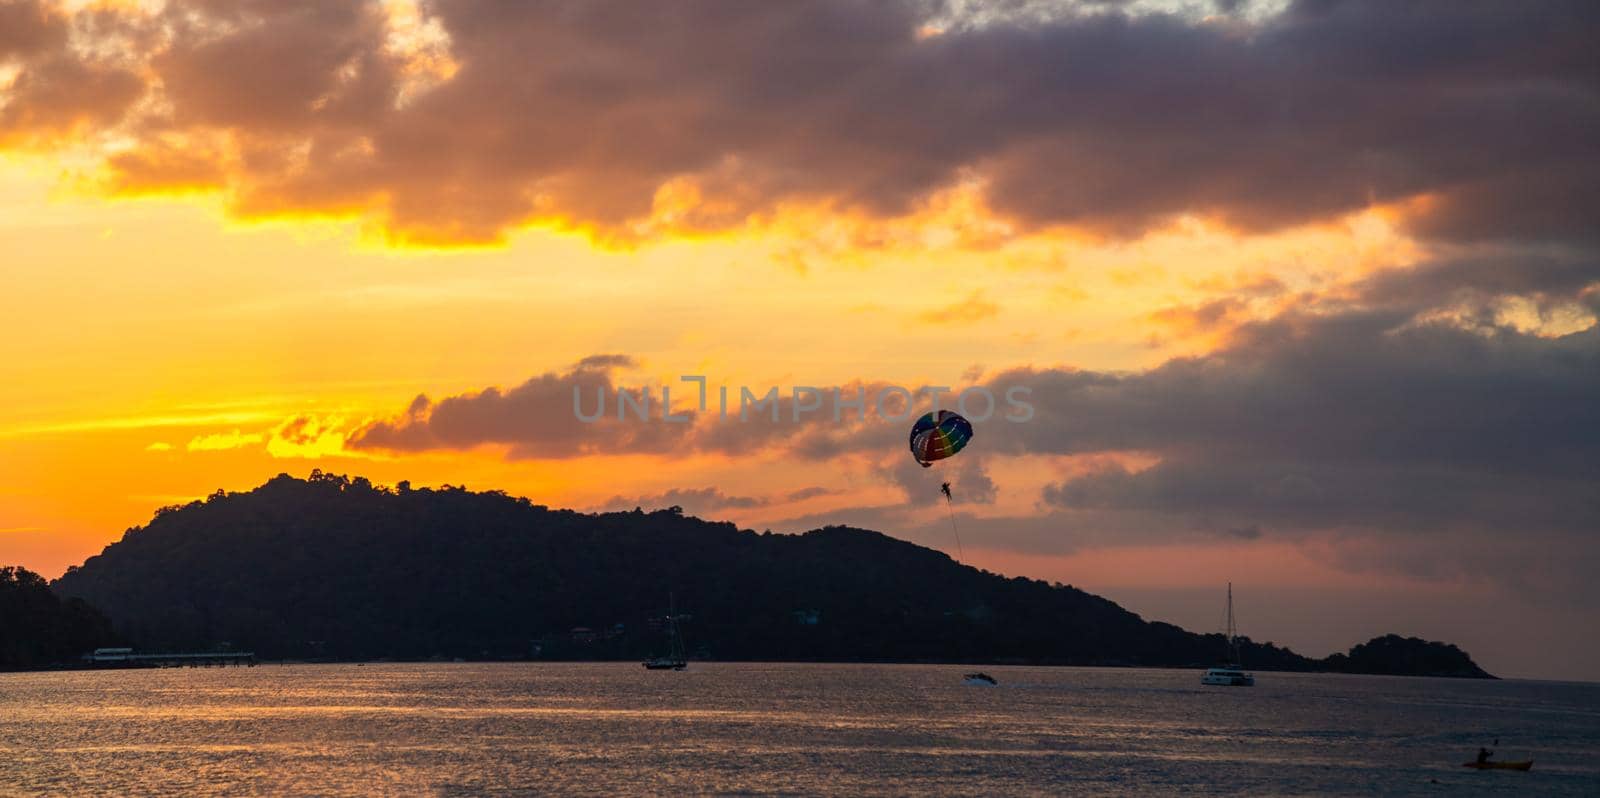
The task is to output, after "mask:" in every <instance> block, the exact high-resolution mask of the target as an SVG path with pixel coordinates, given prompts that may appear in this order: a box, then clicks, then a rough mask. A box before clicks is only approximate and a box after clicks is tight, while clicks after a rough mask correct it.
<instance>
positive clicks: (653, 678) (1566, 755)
mask: <svg viewBox="0 0 1600 798" xmlns="http://www.w3.org/2000/svg"><path fill="white" fill-rule="evenodd" d="M962 670H963V669H961V668H958V667H943V666H905V665H790V664H699V663H697V664H694V665H692V666H691V667H690V669H689V670H688V671H685V672H682V673H673V672H663V673H653V672H646V671H644V670H643V669H641V668H640V667H638V666H637V665H633V664H494V665H480V664H438V665H434V664H392V665H391V664H380V665H366V666H361V667H358V666H354V665H261V666H259V667H256V668H227V669H213V670H205V669H199V670H142V671H79V672H60V673H13V674H0V793H5V794H36V793H42V794H51V795H61V794H74V793H81V794H89V793H93V794H100V795H138V794H162V795H171V794H182V793H193V794H229V795H239V794H273V795H283V794H303V795H313V794H314V795H371V794H411V793H421V794H443V795H475V794H527V793H589V794H613V793H658V794H659V793H667V792H692V793H703V792H731V793H790V794H806V795H809V794H819V793H824V794H840V793H844V794H862V793H868V794H906V793H923V794H952V795H953V794H969V795H995V794H1047V793H1048V794H1061V793H1082V794H1094V795H1101V794H1118V793H1128V794H1178V793H1182V794H1205V793H1215V794H1235V795H1237V794H1249V795H1294V794H1300V795H1329V794H1370V793H1382V794H1393V795H1432V796H1438V795H1452V796H1454V795H1469V794H1484V795H1527V794H1548V795H1590V796H1593V795H1600V685H1594V684H1562V683H1548V682H1516V681H1505V682H1475V681H1453V680H1444V679H1401V678H1384V677H1362V676H1325V675H1303V674H1300V675H1297V674H1274V673H1262V674H1260V681H1259V684H1258V686H1256V687H1255V688H1203V687H1201V686H1200V685H1199V677H1200V674H1199V673H1198V672H1195V671H1168V670H1123V669H1093V668H986V670H988V672H989V673H991V674H993V675H995V676H996V677H998V678H999V679H1000V682H1001V684H1000V686H999V687H997V688H985V687H967V686H964V685H962V683H961V673H962ZM1494 737H1499V738H1500V750H1501V752H1502V755H1503V756H1504V757H1506V758H1518V759H1520V758H1532V759H1534V760H1536V764H1535V766H1534V769H1533V771H1532V772H1529V773H1515V772H1481V773H1480V772H1476V771H1470V770H1466V769H1464V768H1461V767H1460V764H1461V763H1462V762H1464V761H1466V760H1467V759H1469V758H1470V757H1471V755H1472V753H1473V752H1474V751H1476V749H1477V746H1478V745H1479V744H1480V743H1486V742H1488V741H1490V740H1491V739H1492V738H1494Z"/></svg>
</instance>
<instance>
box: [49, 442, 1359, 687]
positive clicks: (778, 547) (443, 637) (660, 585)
mask: <svg viewBox="0 0 1600 798" xmlns="http://www.w3.org/2000/svg"><path fill="white" fill-rule="evenodd" d="M56 587H57V589H58V591H59V592H61V593H62V594H63V595H68V596H78V597H82V598H84V599H86V600H87V601H89V602H90V603H92V604H94V605H96V606H99V607H102V608H104V609H105V611H106V612H107V613H108V614H110V616H111V617H112V620H113V621H114V622H115V624H116V625H117V628H118V629H119V630H120V631H122V632H124V633H125V634H126V635H127V636H129V637H130V638H132V639H133V640H135V641H137V642H138V643H139V644H140V645H141V646H143V647H147V648H205V647H209V646H212V645H214V644H217V643H219V642H223V641H226V642H229V643H231V644H233V645H234V646H236V647H244V648H250V649H253V650H255V651H256V652H258V653H259V654H261V655H263V656H268V657H331V658H379V657H394V658H419V657H431V656H445V657H467V658H484V657H489V658H522V657H526V656H529V655H530V654H531V653H532V652H533V651H535V650H536V648H535V647H536V646H537V650H538V651H539V652H540V655H541V656H544V657H561V658H595V659H603V658H633V657H640V656H643V655H645V654H647V653H649V652H650V651H652V650H654V649H658V648H659V647H660V646H661V643H662V640H661V635H660V633H659V620H656V621H654V622H653V621H652V619H653V618H654V619H659V616H661V615H662V614H664V613H665V611H666V604H667V596H668V594H669V592H672V593H675V594H676V597H677V606H678V609H679V612H680V613H685V614H688V615H691V616H692V620H690V621H688V622H686V623H685V624H684V631H685V636H686V638H687V640H688V642H689V649H690V651H691V652H695V651H699V652H702V653H704V654H706V655H709V656H713V657H716V658H719V659H769V660H902V661H905V660H911V661H915V660H949V661H963V662H981V661H1018V662H1023V661H1026V662H1047V663H1065V664H1126V665H1173V666H1186V665H1202V664H1210V663H1212V662H1213V661H1214V660H1215V659H1216V657H1217V655H1218V654H1220V653H1221V652H1222V651H1223V650H1224V646H1223V640H1222V637H1221V636H1220V635H1216V634H1212V635H1196V634H1192V633H1190V632H1186V631H1184V630H1182V629H1179V628H1178V627H1175V626H1172V625H1170V624H1165V623H1151V622H1146V621H1144V620H1143V619H1141V618H1140V617H1139V616H1137V615H1134V614H1133V613H1131V612H1128V611H1126V610H1124V609H1122V608H1121V607H1119V606H1117V605H1116V604H1113V603H1111V602H1110V601H1107V600H1105V599H1102V598H1099V597H1097V596H1093V595H1090V594H1088V593H1085V592H1083V591H1081V590H1077V589H1075V588H1072V587H1070V586H1065V585H1051V584H1047V583H1045V582H1041V581H1036V580H1030V579H1023V578H1020V577H1019V578H1006V577H1003V576H999V575H997V574H993V573H988V572H985V571H980V570H977V569H974V568H971V567H967V566H963V565H960V564H958V563H956V562H954V561H952V560H951V559H950V558H949V557H947V556H946V555H944V554H943V553H941V552H937V551H933V550H931V549H926V548H923V547H920V546H916V545H913V544H911V543H907V542H905V541H901V540H896V539H894V538H890V537H887V536H885V535H882V534H879V533H876V532H871V531H867V530H861V529H849V528H844V527H830V528H826V529H819V530H816V531H813V532H809V533H806V534H804V535H782V534H772V533H765V534H758V533H755V532H751V531H747V530H740V529H737V528H736V527H734V526H733V525H732V524H727V523H714V522H709V521H704V520H700V519H698V518H692V517H686V516H683V515H682V514H681V513H680V512H679V511H677V510H676V509H673V510H663V511H657V512H653V513H642V512H639V511H634V512H624V513H603V514H585V513H578V512H573V511H570V510H552V509H548V508H546V507H543V506H539V505H534V504H532V503H530V502H529V501H528V500H527V499H522V498H514V497H511V496H507V495H505V494H504V493H500V492H485V493H474V492H469V491H467V490H465V489H462V488H453V487H449V486H446V487H445V488H443V489H439V490H429V489H418V490H412V489H410V487H409V485H407V484H406V483H401V484H400V485H399V486H398V487H397V488H395V489H388V488H383V487H379V486H375V485H373V484H371V483H370V482H368V481H367V480H365V479H363V478H359V477H358V478H355V479H348V478H346V477H342V476H334V475H323V474H321V473H319V472H313V474H312V478H311V479H310V480H299V479H294V478H292V477H289V476H287V475H279V476H278V477H276V478H274V479H272V480H271V481H269V482H267V483H266V484H264V485H262V486H261V487H259V488H257V489H255V490H253V491H249V492H247V493H235V494H223V493H221V492H220V491H219V492H218V493H217V494H215V495H213V496H212V497H211V498H210V499H208V500H206V501H204V502H194V503H191V504H189V505H186V506H183V507H177V508H165V509H163V510H161V511H158V512H157V513H156V516H155V518H154V519H152V520H151V522H150V523H149V524H148V525H147V526H145V527H140V528H134V529H131V530H129V531H128V532H127V534H125V535H124V536H123V538H122V540H121V541H119V542H117V543H114V544H112V545H110V546H108V547H107V548H106V549H105V551H104V552H102V553H101V554H99V555H97V556H94V557H91V558H89V559H88V560H87V561H86V562H85V563H84V564H83V566H82V567H79V568H73V569H70V570H69V571H68V572H67V573H66V574H65V575H64V576H62V577H61V579H60V580H58V581H57V582H56ZM1357 650H1358V651H1359V650H1360V649H1357ZM1244 659H1245V662H1246V664H1248V665H1249V666H1250V667H1253V668H1261V669H1272V668H1277V669H1289V670H1310V669H1319V668H1322V667H1323V663H1322V662H1320V661H1314V660H1309V659H1306V658H1304V657H1301V656H1299V655H1297V654H1295V653H1293V652H1291V651H1288V650H1287V649H1283V648H1279V647H1277V646H1273V645H1271V644H1257V643H1253V642H1247V643H1246V644H1245V645H1244ZM1365 661H1366V660H1365V659H1359V658H1357V657H1355V655H1354V654H1352V657H1350V658H1348V662H1346V663H1344V664H1345V665H1348V666H1352V667H1354V666H1356V665H1357V664H1359V663H1362V662H1365ZM1385 672H1387V671H1385Z"/></svg>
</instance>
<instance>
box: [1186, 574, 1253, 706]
mask: <svg viewBox="0 0 1600 798" xmlns="http://www.w3.org/2000/svg"><path fill="white" fill-rule="evenodd" d="M1200 683H1201V684H1215V685H1221V686H1225V687H1253V686H1255V683H1256V677H1255V675H1254V674H1250V673H1246V672H1245V671H1244V670H1243V669H1242V668H1241V667H1240V665H1239V636H1238V629H1237V628H1235V627H1234V624H1233V583H1232V582H1229V583H1228V664H1226V665H1221V666H1218V667H1215V668H1209V669H1207V670H1206V675H1205V676H1202V677H1200Z"/></svg>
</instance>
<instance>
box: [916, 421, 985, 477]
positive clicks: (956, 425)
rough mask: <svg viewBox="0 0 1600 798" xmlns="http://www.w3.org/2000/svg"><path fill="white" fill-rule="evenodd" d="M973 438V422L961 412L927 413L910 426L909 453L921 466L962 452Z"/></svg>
mask: <svg viewBox="0 0 1600 798" xmlns="http://www.w3.org/2000/svg"><path fill="white" fill-rule="evenodd" d="M970 440H972V424H971V423H970V422H968V421H967V420H966V419H964V418H962V417H961V414H960V413H953V412H951V411H949V410H940V411H938V412H937V413H927V414H925V415H923V417H922V418H919V419H917V423H916V424H913V425H912V426H911V456H912V457H915V458H917V462H918V463H920V464H922V467H923V468H927V467H928V466H931V465H933V461H935V460H943V459H945V458H946V457H949V456H950V455H953V454H955V453H956V452H959V451H961V449H962V447H964V446H966V445H967V441H970Z"/></svg>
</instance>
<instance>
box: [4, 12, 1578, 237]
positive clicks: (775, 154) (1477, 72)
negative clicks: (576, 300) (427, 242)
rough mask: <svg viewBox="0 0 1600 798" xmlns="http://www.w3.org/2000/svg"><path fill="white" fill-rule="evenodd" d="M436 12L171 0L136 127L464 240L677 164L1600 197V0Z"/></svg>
mask: <svg viewBox="0 0 1600 798" xmlns="http://www.w3.org/2000/svg"><path fill="white" fill-rule="evenodd" d="M0 9H4V11H3V12H0V13H3V14H4V15H5V19H7V20H11V19H13V18H15V20H16V24H15V25H14V26H6V27H4V28H0V30H5V32H4V33H0V53H4V52H12V53H24V57H25V58H27V59H29V61H30V63H31V62H32V61H40V62H41V63H42V62H43V61H44V60H47V58H48V57H49V56H50V55H51V53H57V54H59V53H61V52H63V51H64V48H65V45H64V44H63V42H65V41H66V38H65V37H64V35H63V34H62V33H61V31H60V28H61V22H60V20H56V19H54V18H52V17H49V15H44V16H41V15H40V12H37V10H36V9H37V7H36V6H35V5H34V4H31V3H23V4H19V3H14V2H13V3H7V4H4V5H0ZM426 9H427V10H428V12H429V14H430V16H429V19H430V20H432V21H434V22H436V23H437V24H438V25H439V27H440V28H441V29H442V30H443V31H444V32H445V33H446V34H448V39H449V41H448V53H449V57H450V58H451V59H452V60H453V62H454V64H455V65H456V66H457V67H458V69H456V70H455V71H454V72H453V73H450V74H448V75H445V74H443V73H441V74H440V76H439V77H438V80H437V81H436V83H437V85H432V86H431V87H428V86H423V87H421V88H418V89H416V90H415V91H414V92H411V93H409V94H408V93H406V92H405V91H403V86H404V85H405V82H406V80H408V79H410V78H413V77H415V75H416V73H417V72H418V70H419V67H418V64H417V62H416V60H415V59H416V57H415V56H414V55H407V54H405V53H403V52H400V51H398V50H396V49H395V48H394V47H392V46H390V45H391V42H390V37H389V35H388V34H389V29H388V28H387V27H386V26H387V25H388V23H387V21H386V19H385V16H384V15H383V13H382V11H381V8H380V6H379V5H378V4H375V3H360V2H355V0H344V1H343V2H264V1H259V0H258V1H257V2H250V3H244V4H232V3H226V4H225V3H211V2H200V1H199V0H178V1H177V2H173V3H170V4H169V6H168V7H167V9H166V10H165V11H164V12H163V14H162V15H161V16H160V17H159V18H158V19H156V20H154V21H146V22H145V23H144V24H145V26H146V27H150V26H157V27H159V30H160V32H161V35H142V36H140V37H137V39H136V41H137V42H141V43H143V44H144V47H145V49H144V50H142V51H138V52H136V53H135V56H136V57H138V56H142V57H143V59H144V62H145V64H146V65H147V67H148V70H149V73H150V74H151V75H153V76H154V78H155V82H153V83H152V84H151V87H150V89H149V90H150V91H151V92H157V93H159V95H160V99H161V101H162V102H160V103H156V104H154V105H152V106H151V107H150V109H149V110H148V111H146V112H145V113H143V114H142V115H141V116H140V118H139V119H138V121H137V124H135V125H132V126H131V128H130V129H129V132H131V133H133V134H134V135H135V136H138V137H140V139H141V140H142V141H143V144H142V145H141V146H142V147H160V146H163V145H167V146H170V144H171V142H172V140H173V137H174V136H176V137H179V138H180V139H181V138H182V137H184V136H199V137H202V138H203V137H205V136H214V135H225V136H227V137H229V139H230V140H231V141H232V142H233V146H232V147H227V148H218V150H217V152H216V154H215V155H213V156H211V157H213V158H215V159H217V160H218V162H219V163H218V168H217V169H214V170H213V171H220V172H221V174H222V176H221V177H220V178H218V179H217V181H218V183H219V184H220V185H222V186H225V187H227V188H229V189H230V190H231V195H232V198H233V201H234V203H235V204H236V206H237V208H238V209H239V210H241V211H244V212H252V211H260V212H270V211H275V210H296V209H300V210H315V211H331V212H350V211H351V210H354V209H360V210H365V211H366V212H369V213H372V214H374V215H376V216H377V217H378V218H379V219H380V220H381V222H382V223H383V224H385V225H386V226H388V228H389V229H390V230H391V231H393V232H396V233H397V234H399V235H402V236H413V237H420V238H437V239H451V240H461V239H468V240H481V239H491V238H495V237H497V236H499V235H501V234H502V233H503V232H504V231H505V230H506V229H507V228H509V227H511V226H514V225H516V224H518V223H520V222H523V221H526V220H528V219H530V218H535V217H537V218H553V219H556V220H559V221H561V222H564V223H567V224H574V225H580V226H590V227H595V228H598V229H600V230H601V231H603V232H606V233H608V234H614V235H640V234H645V235H647V234H648V232H645V233H640V232H639V231H638V229H637V228H636V227H635V226H634V225H635V223H637V222H638V221H639V220H641V219H643V218H644V217H646V216H648V215H649V214H650V212H651V209H652V203H653V201H654V198H655V196H656V193H657V190H658V189H660V188H661V187H663V186H664V185H667V184H669V183H671V182H672V181H675V180H689V181H692V182H694V183H695V184H697V185H698V186H699V187H700V192H701V194H700V195H701V200H702V201H700V202H698V203H695V204H691V206H690V207H687V208H684V209H681V211H680V212H679V214H678V216H677V217H676V219H675V220H674V221H673V222H672V224H673V225H676V226H686V227H700V228H719V227H726V226H729V225H736V224H739V223H742V221H743V220H744V219H745V218H747V216H748V215H749V214H752V213H756V212H765V211H770V210H772V209H773V208H775V207H776V206H777V205H778V204H779V203H783V202H787V201H817V202H824V203H829V204H831V205H832V206H834V207H836V208H840V209H854V210H857V211H860V212H864V213H869V214H877V215H894V214H900V213H903V212H906V211H908V210H910V209H912V208H914V207H915V206H916V205H917V203H918V202H919V201H921V200H922V199H924V198H926V197H927V196H928V195H929V194H930V193H931V192H934V191H937V190H939V189H942V188H946V187H949V186H951V185H953V184H954V183H955V182H956V181H958V180H959V179H962V178H964V177H975V178H977V179H979V180H980V181H982V182H983V184H984V185H985V186H986V188H985V189H984V190H985V192H986V194H987V200H988V203H989V204H990V206H991V207H993V208H995V209H996V210H997V211H999V212H1000V213H1002V214H1004V215H1006V216H1008V217H1010V218H1012V219H1014V220H1016V221H1018V222H1021V223H1023V224H1024V225H1056V224H1066V225H1075V226H1080V227H1086V228H1092V229H1097V230H1101V231H1104V232H1108V233H1112V234H1135V233H1138V232H1140V231H1142V230H1145V229H1148V228H1149V227H1150V226H1152V225H1158V224H1161V223H1163V222H1165V221H1166V220H1168V219H1170V218H1171V217H1173V216H1174V215H1176V214H1181V213H1201V214H1209V215H1214V216H1217V217H1220V218H1223V219H1225V220H1227V221H1229V222H1230V223H1232V224H1235V225H1238V226H1241V227H1244V228H1249V229H1268V228H1275V227H1280V226H1284V225H1292V224H1296V223H1301V222H1307V221H1314V220H1318V219H1324V218H1327V217H1329V216H1331V215H1335V214H1339V213H1343V212H1346V211H1351V210H1355V209H1360V208H1363V207H1366V206H1367V205H1369V204H1370V203H1372V202H1374V201H1390V200H1401V199H1407V198H1426V202H1424V203H1421V204H1419V205H1418V206H1417V207H1418V208H1419V209H1420V210H1419V211H1417V215H1416V216H1415V218H1414V219H1413V222H1414V223H1415V224H1416V225H1417V228H1416V229H1418V230H1420V231H1423V232H1425V233H1427V234H1430V235H1436V236H1441V237H1447V238H1458V239H1485V238H1511V239H1523V240H1526V239H1540V240H1546V239H1554V240H1568V241H1592V239H1593V236H1594V230H1595V225H1593V224H1592V219H1593V217H1594V214H1595V210H1596V208H1597V207H1600V196H1597V191H1600V189H1597V186H1600V174H1597V171H1596V170H1597V168H1600V167H1597V163H1600V158H1597V157H1596V156H1597V154H1600V136H1597V135H1596V132H1597V130H1600V77H1597V75H1600V68H1597V66H1600V65H1597V62H1596V55H1595V53H1596V48H1595V47H1594V42H1595V41H1596V40H1597V37H1600V6H1597V5H1596V4H1594V3H1591V2H1584V1H1582V0H1573V1H1571V2H1559V1H1552V2H1547V3H1540V4H1536V5H1522V4H1511V3H1501V2H1471V1H1469V2H1423V3H1394V2H1384V1H1381V0H1346V1H1345V2H1301V3H1296V4H1294V5H1292V6H1291V7H1290V8H1289V9H1288V10H1287V11H1285V12H1283V13H1281V14H1279V15H1277V16H1273V17H1268V18H1265V19H1261V20H1258V21H1255V22H1247V21H1244V20H1243V19H1241V18H1238V17H1231V16H1230V17H1223V18H1218V19H1215V20H1209V21H1201V20H1196V19H1189V18H1182V17H1176V16H1165V15H1159V14H1146V15H1128V14H1124V13H1122V12H1121V11H1119V10H1117V8H1116V7H1115V5H1114V4H1113V5H1109V6H1108V5H1097V6H1095V7H1094V8H1092V9H1089V10H1087V11H1085V10H1083V8H1082V7H1080V6H1073V5H1070V4H1064V5H1040V6H1037V7H1030V9H1029V10H1027V11H1026V13H1023V12H1018V13H1014V14H1007V13H987V12H985V13H981V14H976V15H972V16H965V17H964V16H962V13H961V12H959V11H956V10H953V9H952V8H950V7H946V6H944V5H943V4H939V3H933V2H913V1H911V0H905V1H903V2H884V3H860V2H845V1H844V0H837V1H832V2H807V3H744V2H732V1H728V2H722V1H719V0H692V1H691V2H683V3H667V4H645V5H640V4H636V3H623V2H611V1H601V2H585V3H503V2H489V1H488V0H435V2H432V3H429V4H427V5H426ZM1075 9H1076V10H1075ZM100 13H101V14H102V16H104V15H105V13H106V12H100ZM52 20H54V21H52ZM939 26H942V27H943V29H942V31H938V30H934V29H933V28H935V27H939ZM79 27H80V28H82V29H84V30H85V31H89V32H86V33H82V34H80V37H79V38H83V37H85V36H90V35H91V34H92V31H90V28H92V26H87V25H81V24H80V25H79ZM130 27H132V23H127V24H124V25H123V28H130ZM102 28H108V29H109V26H102ZM108 35H109V34H108ZM130 41H132V40H130ZM0 57H4V55H0ZM408 59H410V60H408ZM32 69H33V67H32V66H30V67H28V68H27V69H25V71H24V76H27V75H28V73H29V72H31V71H32ZM38 79H39V78H37V77H29V78H28V80H30V81H37V80H38ZM63 85H64V84H63ZM157 86H159V89H157V88H155V87H157ZM126 93H127V90H126V89H125V88H123V89H119V90H118V91H116V92H109V91H107V92H105V93H104V94H103V95H101V96H102V99H100V100H99V101H98V102H100V103H101V104H102V105H103V108H102V111H101V113H100V115H99V117H97V119H96V122H97V123H99V124H112V123H113V122H115V121H116V120H118V119H121V118H122V116H123V111H124V110H125V106H126V103H125V102H124V100H125V97H124V95H125V94H126ZM16 103H17V100H16V99H15V98H13V99H12V101H11V104H12V105H15V104H16ZM20 113H21V112H20V111H12V112H11V117H10V118H11V121H10V123H9V124H10V125H11V126H13V127H15V126H17V125H19V124H21V121H19V120H22V119H23V117H21V116H19V114H20ZM41 113H43V112H41ZM122 163H123V164H127V165H131V166H134V167H144V170H143V171H136V172H134V173H132V174H129V175H125V176H124V182H125V183H130V184H135V185H133V186H131V187H132V188H137V184H138V183H140V182H141V181H142V182H146V183H153V184H158V183H159V181H160V178H161V174H160V172H159V170H153V169H151V168H150V167H151V165H152V163H160V161H152V160H151V159H148V158H147V159H144V160H140V159H138V158H134V157H124V159H123V161H122ZM181 165H182V166H183V167H184V169H183V174H184V175H186V176H188V177H190V178H192V177H193V176H194V175H197V174H205V173H206V170H204V169H202V168H199V167H198V166H197V165H195V164H192V163H186V164H181Z"/></svg>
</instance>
